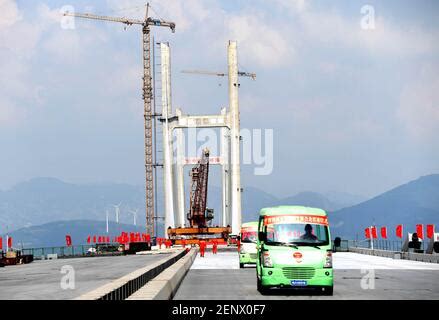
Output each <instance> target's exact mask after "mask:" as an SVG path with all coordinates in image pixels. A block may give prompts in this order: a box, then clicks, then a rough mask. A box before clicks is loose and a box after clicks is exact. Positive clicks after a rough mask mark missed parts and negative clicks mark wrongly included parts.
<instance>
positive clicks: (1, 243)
mask: <svg viewBox="0 0 439 320" xmlns="http://www.w3.org/2000/svg"><path fill="white" fill-rule="evenodd" d="M0 250H3V238H2V237H0Z"/></svg>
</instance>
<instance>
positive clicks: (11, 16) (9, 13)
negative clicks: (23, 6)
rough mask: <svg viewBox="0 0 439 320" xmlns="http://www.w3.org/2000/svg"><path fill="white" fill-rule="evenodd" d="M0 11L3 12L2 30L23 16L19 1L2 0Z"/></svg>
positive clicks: (0, 26)
mask: <svg viewBox="0 0 439 320" xmlns="http://www.w3.org/2000/svg"><path fill="white" fill-rule="evenodd" d="M0 12H1V13H2V17H1V19H0V31H1V30H4V29H6V28H8V27H10V26H12V25H14V24H15V23H16V22H17V21H19V20H21V18H22V17H21V15H20V14H19V11H18V7H17V3H16V2H15V1H13V0H0Z"/></svg>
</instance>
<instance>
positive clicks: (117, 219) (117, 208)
mask: <svg viewBox="0 0 439 320" xmlns="http://www.w3.org/2000/svg"><path fill="white" fill-rule="evenodd" d="M121 204H122V202H121V203H119V204H118V205H113V207H114V209H115V211H116V223H119V214H120V205H121Z"/></svg>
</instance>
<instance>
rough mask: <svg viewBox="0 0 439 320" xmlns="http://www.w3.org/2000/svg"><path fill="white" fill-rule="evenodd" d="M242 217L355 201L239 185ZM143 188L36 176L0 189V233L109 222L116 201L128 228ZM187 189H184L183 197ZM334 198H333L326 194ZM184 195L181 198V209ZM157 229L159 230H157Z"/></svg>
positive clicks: (212, 190)
mask: <svg viewBox="0 0 439 320" xmlns="http://www.w3.org/2000/svg"><path fill="white" fill-rule="evenodd" d="M243 188H244V192H243V194H242V214H243V222H248V221H254V220H256V219H257V218H258V214H259V210H260V209H261V208H263V207H268V206H274V205H279V204H302V205H308V206H313V207H319V208H323V209H325V210H329V211H330V210H336V209H339V208H341V207H343V206H346V205H353V204H355V202H352V201H350V200H349V197H350V195H346V194H343V197H344V198H347V200H346V199H344V200H343V201H344V203H337V201H334V200H332V199H331V198H330V197H329V198H328V197H326V196H324V195H321V194H318V193H314V192H302V193H299V194H297V195H295V196H292V197H288V198H285V199H279V198H277V197H276V196H274V195H271V194H269V193H267V192H265V191H263V190H260V189H258V188H254V187H251V186H248V187H247V186H243ZM144 192H145V191H144V187H143V186H132V185H128V184H115V183H105V184H104V183H102V184H84V185H79V184H72V183H66V182H63V181H61V180H59V179H55V178H36V179H32V180H30V181H26V182H23V183H19V184H17V185H16V186H15V187H13V188H12V189H10V190H7V191H0V233H5V232H6V231H7V230H9V231H11V230H17V229H20V228H24V227H32V226H38V225H42V224H47V223H51V222H54V221H68V220H95V221H102V220H105V212H106V210H108V211H109V214H110V220H111V221H114V220H115V209H114V207H113V205H115V204H119V203H122V205H121V212H120V222H121V223H125V224H132V223H133V217H132V214H131V213H130V210H135V209H139V213H138V224H139V225H141V224H144V223H145V218H144V214H143V212H145V201H144V197H145V195H144ZM188 192H189V188H188V185H186V194H188ZM331 196H334V195H331ZM221 199H222V194H221V188H220V187H218V186H209V194H208V206H209V207H210V208H213V209H214V210H215V216H216V218H215V222H214V223H215V224H217V223H218V222H219V219H220V218H221V212H222V208H221ZM188 201H189V197H188V196H187V197H186V202H187V203H186V208H187V207H188ZM162 204H163V201H162V199H161V197H160V196H159V201H158V212H159V214H160V213H162V212H163V205H162ZM159 230H160V231H162V230H163V227H160V229H159Z"/></svg>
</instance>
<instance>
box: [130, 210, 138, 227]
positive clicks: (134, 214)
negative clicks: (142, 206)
mask: <svg viewBox="0 0 439 320" xmlns="http://www.w3.org/2000/svg"><path fill="white" fill-rule="evenodd" d="M130 212H131V213H132V214H133V219H134V225H135V226H137V212H139V209H136V210H135V211H133V210H130Z"/></svg>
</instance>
